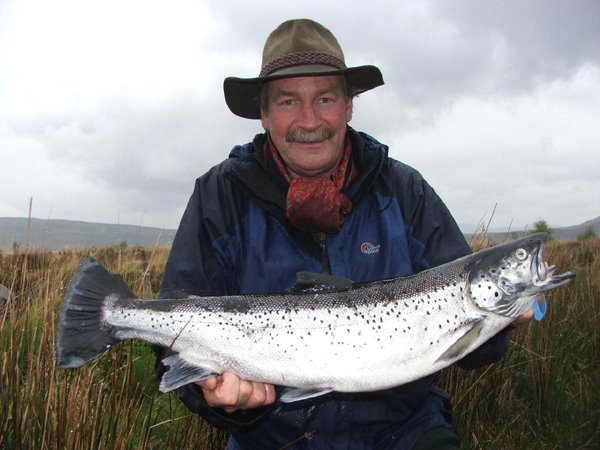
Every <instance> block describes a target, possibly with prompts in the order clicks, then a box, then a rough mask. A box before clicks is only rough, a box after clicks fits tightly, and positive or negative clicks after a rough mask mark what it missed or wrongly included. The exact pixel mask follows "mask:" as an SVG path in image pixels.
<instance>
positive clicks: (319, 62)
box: [223, 19, 383, 119]
mask: <svg viewBox="0 0 600 450" xmlns="http://www.w3.org/2000/svg"><path fill="white" fill-rule="evenodd" d="M317 75H344V77H345V78H346V83H348V84H349V85H350V86H351V88H352V93H353V95H358V94H361V93H363V92H365V91H368V90H369V89H373V88H375V87H377V86H381V85H382V84H383V76H382V75H381V72H380V70H379V69H378V68H377V67H375V66H371V65H366V66H357V67H346V62H345V60H344V53H343V52H342V48H341V47H340V44H339V43H338V41H337V39H336V38H335V36H334V35H333V34H332V33H331V31H329V30H328V29H327V28H325V27H324V26H323V25H321V24H319V23H317V22H315V21H313V20H309V19H294V20H288V21H286V22H283V23H282V24H281V25H279V26H278V27H277V28H276V29H275V30H274V31H273V32H272V33H271V34H270V35H269V37H268V38H267V40H266V42H265V47H264V49H263V54H262V68H261V71H260V74H259V76H258V77H256V78H236V77H227V78H225V81H224V82H223V90H224V91H225V101H226V102H227V106H229V109H230V110H231V112H233V113H234V114H236V115H238V116H240V117H245V118H247V119H260V103H259V94H260V90H261V87H262V85H263V84H264V83H265V82H266V81H269V80H273V79H277V78H289V77H299V76H317Z"/></svg>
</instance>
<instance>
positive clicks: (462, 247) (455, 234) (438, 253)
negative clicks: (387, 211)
mask: <svg viewBox="0 0 600 450" xmlns="http://www.w3.org/2000/svg"><path fill="white" fill-rule="evenodd" d="M408 173H409V175H408V177H406V178H405V180H407V181H408V182H407V183H406V184H404V186H402V191H401V192H402V195H403V196H402V199H401V200H402V201H401V203H402V204H403V215H404V220H405V222H406V229H407V234H408V240H409V247H410V249H411V256H412V261H413V270H414V272H419V271H422V270H425V269H428V268H430V267H435V266H438V265H440V264H444V263H447V262H449V261H452V260H454V259H457V258H460V257H462V256H465V255H468V254H470V253H472V250H471V248H470V246H469V244H468V243H467V241H466V240H465V237H464V235H463V233H462V232H461V230H460V228H459V227H458V225H457V224H456V221H455V220H454V218H453V217H452V215H451V214H450V211H449V210H448V208H447V207H446V205H445V204H444V202H443V201H442V200H441V198H440V197H439V196H438V195H437V193H436V192H435V191H434V190H433V188H432V187H431V186H430V185H429V184H428V183H427V182H426V181H425V180H424V179H423V178H422V176H421V175H420V174H419V173H418V172H417V171H414V170H411V171H409V172H408ZM509 331H510V329H509V328H507V329H505V330H503V331H501V332H500V333H498V334H496V335H495V336H494V337H492V338H491V339H489V340H488V341H487V342H486V343H484V344H483V345H482V346H480V347H479V348H477V349H476V350H474V351H473V352H471V353H470V354H469V355H467V356H466V357H464V358H463V359H462V360H460V361H458V362H457V364H458V365H459V366H460V367H462V368H464V369H474V368H476V367H480V366H484V365H487V364H491V363H493V362H496V361H498V360H500V359H501V358H502V357H503V356H504V354H505V353H506V352H507V350H508V343H509Z"/></svg>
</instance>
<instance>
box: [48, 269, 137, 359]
mask: <svg viewBox="0 0 600 450" xmlns="http://www.w3.org/2000/svg"><path fill="white" fill-rule="evenodd" d="M115 297H117V298H135V296H134V295H133V293H132V292H131V291H130V290H129V288H128V287H127V285H126V284H125V282H124V281H123V279H122V278H121V277H120V276H119V275H114V274H112V273H110V272H108V271H107V270H106V269H105V268H104V267H103V266H102V265H101V264H100V263H99V262H98V261H96V260H94V259H92V258H89V257H87V258H85V259H84V260H83V261H82V262H81V264H80V266H79V269H77V272H75V274H74V275H73V278H72V279H71V282H70V283H69V286H68V288H67V291H66V293H65V296H64V298H63V300H62V304H61V308H60V313H59V316H58V327H57V331H56V360H57V364H56V365H57V367H58V368H61V369H66V368H72V367H79V366H81V365H82V364H84V363H85V362H86V361H89V360H90V359H92V358H94V357H96V356H98V355H100V354H102V353H104V352H105V351H106V350H107V349H108V348H109V347H110V346H111V345H114V344H116V343H117V342H119V341H120V340H121V339H119V338H118V337H117V336H116V335H115V333H114V330H113V329H111V327H110V326H109V325H107V324H106V323H105V322H104V319H103V309H104V308H105V306H106V304H107V302H108V301H109V300H110V298H115Z"/></svg>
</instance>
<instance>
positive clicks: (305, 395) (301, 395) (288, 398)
mask: <svg viewBox="0 0 600 450" xmlns="http://www.w3.org/2000/svg"><path fill="white" fill-rule="evenodd" d="M330 392H333V389H331V388H324V389H318V388H316V389H303V388H292V387H289V388H285V389H284V391H283V394H281V398H280V400H281V401H282V402H283V403H292V402H299V401H300V400H306V399H309V398H315V397H319V396H321V395H325V394H329V393H330Z"/></svg>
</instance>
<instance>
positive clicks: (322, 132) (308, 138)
mask: <svg viewBox="0 0 600 450" xmlns="http://www.w3.org/2000/svg"><path fill="white" fill-rule="evenodd" d="M333 136H335V131H333V129H332V128H319V129H318V130H314V131H305V130H302V129H300V128H296V129H294V130H290V131H288V133H287V134H286V135H285V140H286V142H297V143H299V144H311V143H314V142H322V141H324V140H326V139H331V138H332V137H333Z"/></svg>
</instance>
